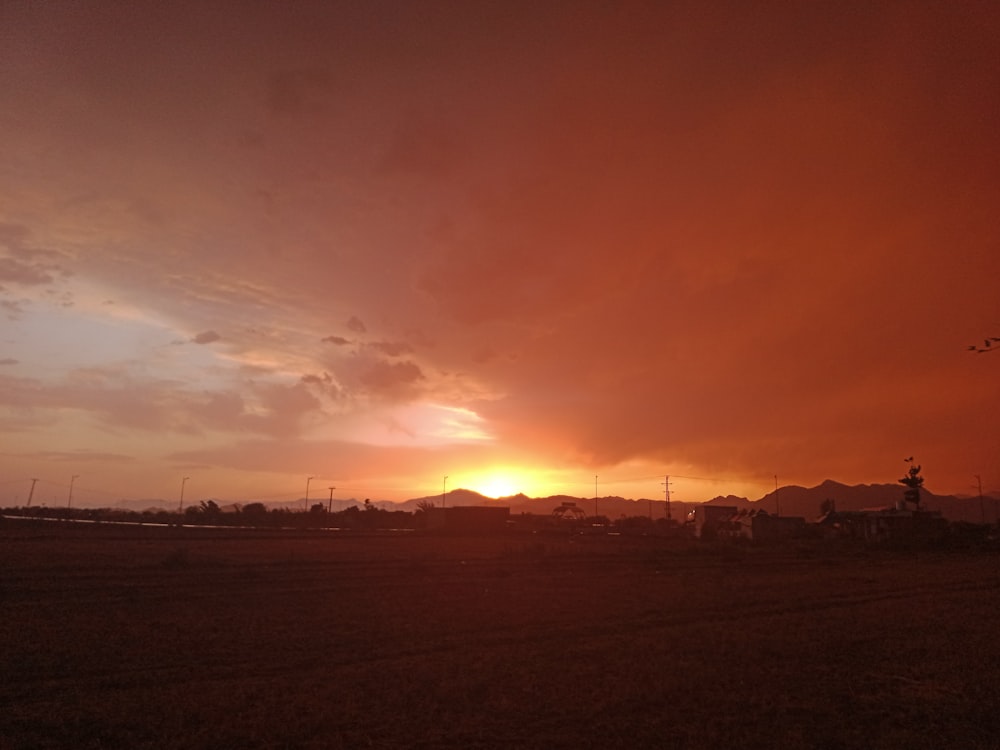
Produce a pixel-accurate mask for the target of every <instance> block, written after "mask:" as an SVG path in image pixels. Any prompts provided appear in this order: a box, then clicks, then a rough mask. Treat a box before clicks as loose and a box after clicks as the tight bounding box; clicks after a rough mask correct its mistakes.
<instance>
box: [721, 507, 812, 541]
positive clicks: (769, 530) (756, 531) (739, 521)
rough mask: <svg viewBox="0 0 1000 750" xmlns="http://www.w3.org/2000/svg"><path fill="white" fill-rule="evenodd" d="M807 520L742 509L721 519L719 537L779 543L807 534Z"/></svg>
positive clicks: (762, 510)
mask: <svg viewBox="0 0 1000 750" xmlns="http://www.w3.org/2000/svg"><path fill="white" fill-rule="evenodd" d="M805 530H806V519H805V518H802V517H800V516H773V515H771V514H770V513H768V512H767V511H766V510H764V509H763V508H741V509H740V510H736V511H734V512H733V513H732V514H730V515H729V516H727V517H725V518H723V519H720V521H719V526H718V529H717V532H716V533H717V535H718V536H719V537H724V538H729V539H747V540H749V541H753V542H777V541H781V540H783V539H795V538H797V537H801V536H803V535H804V534H805Z"/></svg>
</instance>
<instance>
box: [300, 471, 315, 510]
mask: <svg viewBox="0 0 1000 750" xmlns="http://www.w3.org/2000/svg"><path fill="white" fill-rule="evenodd" d="M315 478H316V477H306V507H305V508H304V509H303V510H309V483H310V482H311V481H312V480H314V479H315Z"/></svg>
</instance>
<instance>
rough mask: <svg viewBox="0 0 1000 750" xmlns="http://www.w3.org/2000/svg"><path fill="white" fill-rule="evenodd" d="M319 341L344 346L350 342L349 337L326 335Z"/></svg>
mask: <svg viewBox="0 0 1000 750" xmlns="http://www.w3.org/2000/svg"><path fill="white" fill-rule="evenodd" d="M321 341H323V342H325V343H327V344H336V345H337V346H346V345H347V344H350V343H351V341H350V339H345V338H344V337H343V336H326V337H324V338H323V339H321Z"/></svg>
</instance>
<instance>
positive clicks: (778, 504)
mask: <svg viewBox="0 0 1000 750" xmlns="http://www.w3.org/2000/svg"><path fill="white" fill-rule="evenodd" d="M774 515H776V516H780V515H781V498H780V497H778V475H777V474H775V475H774Z"/></svg>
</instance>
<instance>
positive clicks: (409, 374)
mask: <svg viewBox="0 0 1000 750" xmlns="http://www.w3.org/2000/svg"><path fill="white" fill-rule="evenodd" d="M424 379H425V378H424V374H423V372H421V370H420V368H419V367H418V366H417V365H416V364H415V363H413V362H393V363H389V362H383V361H376V362H374V363H372V364H371V365H369V366H368V368H367V369H366V370H365V371H364V372H362V373H361V375H360V377H359V380H360V382H361V384H362V385H363V386H364V387H365V388H366V389H367V390H369V391H370V392H373V393H376V394H379V395H383V396H390V395H397V396H399V395H403V394H407V393H412V392H413V386H414V385H416V383H418V382H420V381H421V380H424Z"/></svg>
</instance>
